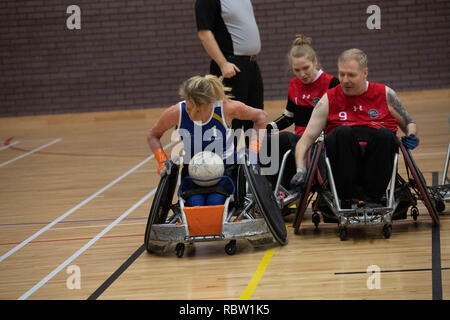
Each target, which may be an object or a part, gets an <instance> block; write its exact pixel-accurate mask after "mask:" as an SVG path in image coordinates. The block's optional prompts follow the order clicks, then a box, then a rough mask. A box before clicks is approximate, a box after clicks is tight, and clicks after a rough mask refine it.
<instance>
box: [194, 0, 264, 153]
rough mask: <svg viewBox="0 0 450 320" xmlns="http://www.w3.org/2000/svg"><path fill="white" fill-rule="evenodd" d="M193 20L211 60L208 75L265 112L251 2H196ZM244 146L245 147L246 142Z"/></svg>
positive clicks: (238, 123) (245, 124)
mask: <svg viewBox="0 0 450 320" xmlns="http://www.w3.org/2000/svg"><path fill="white" fill-rule="evenodd" d="M195 17H196V21H197V30H198V37H199V38H200V41H201V43H202V45H203V47H204V49H205V51H206V52H207V54H208V55H209V56H210V57H211V64H210V73H211V74H214V75H216V76H218V77H220V76H222V77H223V78H224V84H225V86H227V87H230V88H231V94H232V96H233V97H234V99H236V100H238V101H241V102H243V103H245V104H246V105H249V106H252V107H254V108H258V109H264V92H263V90H264V89H263V81H262V77H261V73H260V70H259V67H258V63H257V62H256V56H257V55H258V54H259V52H260V50H261V40H260V36H259V30H258V26H257V24H256V20H255V15H254V13H253V6H252V3H251V2H250V0H239V1H236V0H197V1H196V3H195ZM231 126H232V128H233V129H234V130H237V129H240V128H243V130H244V131H246V130H248V129H250V128H252V127H253V123H252V121H249V120H240V119H235V120H233V122H232V125H231ZM236 143H237V142H236V141H235V145H236ZM245 143H246V147H247V148H248V146H249V141H247V140H246V141H245Z"/></svg>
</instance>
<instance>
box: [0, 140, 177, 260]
mask: <svg viewBox="0 0 450 320" xmlns="http://www.w3.org/2000/svg"><path fill="white" fill-rule="evenodd" d="M176 142H178V140H177V141H172V142H171V143H169V144H168V145H167V146H165V147H164V148H163V149H166V148H168V147H170V146H171V145H172V144H174V143H176ZM153 157H154V155H153V154H152V155H151V156H150V157H148V158H147V159H145V160H144V161H142V162H141V163H139V164H138V165H136V166H134V167H133V168H131V169H130V170H128V171H127V172H125V173H124V174H122V175H121V176H120V177H118V178H117V179H116V180H114V181H113V182H111V183H109V184H108V185H106V186H104V187H103V188H101V189H100V190H98V191H97V192H96V193H94V194H93V195H91V196H90V197H88V198H86V199H85V200H83V201H82V202H80V203H79V204H77V205H76V206H75V207H73V208H72V209H70V210H69V211H67V212H66V213H64V214H63V215H62V216H60V217H59V218H57V219H55V220H53V221H52V222H51V223H49V224H48V225H46V226H45V227H43V228H42V229H41V230H39V231H38V232H36V233H35V234H33V235H32V236H31V237H29V238H28V239H26V240H24V241H22V242H21V243H20V244H18V245H17V246H15V247H14V248H12V249H11V250H9V251H8V252H7V253H5V254H4V255H2V256H1V257H0V262H1V261H3V260H5V259H6V258H8V257H9V256H10V255H12V254H13V253H14V252H16V251H18V250H20V249H21V248H22V247H24V246H25V245H27V244H28V243H29V242H30V241H33V240H34V239H36V238H37V237H39V236H40V235H41V234H42V233H44V232H45V231H47V230H48V229H50V228H51V227H53V226H54V225H55V224H57V223H58V222H60V221H61V220H63V219H65V218H66V217H68V216H69V215H71V214H72V213H74V212H75V211H76V210H78V209H79V208H81V207H82V206H84V205H85V204H86V203H88V202H89V201H91V200H92V199H94V198H95V197H97V196H98V195H99V194H101V193H102V192H104V191H105V190H107V189H109V188H111V187H112V186H113V185H115V184H116V183H117V182H119V181H120V180H122V179H123V178H125V177H126V176H128V175H129V174H130V173H132V172H134V171H136V169H138V168H139V167H141V166H142V165H144V164H145V163H147V162H148V161H149V160H150V159H152V158H153Z"/></svg>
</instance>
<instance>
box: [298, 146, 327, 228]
mask: <svg viewBox="0 0 450 320" xmlns="http://www.w3.org/2000/svg"><path fill="white" fill-rule="evenodd" d="M322 149H323V142H317V143H316V144H314V145H313V147H312V148H311V152H310V153H309V152H308V159H310V161H308V171H307V173H306V179H305V187H304V188H303V190H302V191H303V192H302V193H301V195H300V200H299V203H298V206H297V214H296V216H295V219H294V232H295V233H298V230H299V229H300V225H301V223H302V220H303V216H304V214H305V211H306V209H307V206H308V198H309V195H310V193H311V189H312V185H313V182H314V179H315V176H316V173H317V167H318V163H319V158H320V154H321V153H322Z"/></svg>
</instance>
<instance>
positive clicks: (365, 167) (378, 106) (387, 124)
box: [291, 49, 419, 208]
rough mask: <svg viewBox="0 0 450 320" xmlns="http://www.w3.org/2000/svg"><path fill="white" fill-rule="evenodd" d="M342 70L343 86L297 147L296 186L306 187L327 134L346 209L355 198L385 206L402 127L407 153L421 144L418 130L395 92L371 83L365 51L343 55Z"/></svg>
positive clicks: (324, 102) (330, 94) (321, 105)
mask: <svg viewBox="0 0 450 320" xmlns="http://www.w3.org/2000/svg"><path fill="white" fill-rule="evenodd" d="M338 69H339V81H340V85H338V86H336V87H335V88H332V89H330V90H328V91H327V93H326V94H325V95H324V96H323V97H322V98H321V99H320V101H319V102H318V104H317V105H316V107H315V108H314V111H313V113H312V115H311V119H310V121H309V123H308V126H307V128H306V130H305V132H304V134H303V136H302V138H301V139H300V140H299V142H298V143H297V146H296V150H295V159H296V167H297V173H296V174H295V175H294V177H293V178H292V180H291V183H292V184H293V185H294V186H301V185H302V184H303V183H304V179H305V176H306V154H307V150H308V149H309V147H310V146H311V145H312V144H313V143H314V141H315V140H316V139H317V138H318V137H319V135H320V134H321V133H322V131H324V132H325V134H326V137H325V147H326V151H327V156H328V157H329V159H330V163H331V168H332V170H333V176H334V179H335V183H336V189H337V192H338V196H339V198H340V199H341V207H342V208H351V204H352V198H355V197H357V198H358V199H360V200H361V197H364V199H363V200H367V201H370V202H380V199H381V197H382V195H383V194H384V193H385V191H386V188H387V185H388V183H389V180H390V177H391V174H392V169H393V158H394V154H395V152H397V150H398V146H399V141H398V139H397V137H396V132H397V127H400V129H401V130H402V131H403V132H404V133H405V134H406V136H404V137H402V142H403V143H404V144H405V146H406V147H407V148H409V149H414V148H415V147H416V146H417V145H418V144H419V139H418V138H417V137H416V133H417V126H416V124H415V123H414V121H413V120H412V118H411V116H410V115H409V114H408V112H407V111H406V110H405V108H404V107H403V105H402V103H401V102H400V99H399V98H398V96H397V94H396V93H395V91H394V90H392V89H391V88H389V87H387V86H385V85H384V84H379V83H374V82H368V81H367V75H368V68H367V56H366V54H365V53H364V52H363V51H361V50H359V49H349V50H346V51H344V52H343V53H341V55H340V56H339V59H338Z"/></svg>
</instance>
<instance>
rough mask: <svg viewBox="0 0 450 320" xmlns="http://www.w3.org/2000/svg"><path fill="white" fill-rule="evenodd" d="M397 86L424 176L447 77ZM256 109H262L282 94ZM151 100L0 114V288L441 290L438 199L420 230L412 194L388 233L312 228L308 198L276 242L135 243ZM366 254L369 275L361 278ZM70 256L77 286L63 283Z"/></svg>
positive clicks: (402, 293)
mask: <svg viewBox="0 0 450 320" xmlns="http://www.w3.org/2000/svg"><path fill="white" fill-rule="evenodd" d="M401 98H402V100H403V102H404V105H405V106H406V107H407V108H408V110H409V111H410V113H411V114H412V115H413V117H414V119H416V121H417V123H418V126H419V130H420V146H419V147H418V148H417V149H416V150H414V151H413V152H412V153H413V156H414V159H415V160H416V162H417V164H418V166H419V168H420V169H421V170H422V171H423V173H424V176H425V179H426V180H427V182H428V184H429V185H430V184H431V181H432V172H439V181H440V179H441V175H442V170H443V166H444V159H445V154H446V151H447V145H448V142H449V120H448V118H449V114H450V90H434V91H423V92H408V93H401ZM266 110H267V111H268V113H269V115H270V119H271V120H272V119H274V118H275V117H277V116H278V115H279V114H281V112H282V110H284V101H277V102H267V103H266ZM160 113H161V110H158V109H152V110H137V111H123V112H105V113H91V114H76V115H55V116H35V117H23V118H8V119H0V142H1V144H0V147H1V150H0V254H1V258H0V299H19V298H20V299H88V298H91V299H92V298H97V299H231V300H235V299H275V300H277V299H433V298H435V299H439V298H443V299H449V298H450V270H449V268H450V232H449V231H450V220H449V219H450V218H449V212H450V211H449V210H450V209H448V207H449V204H447V209H446V210H445V212H444V213H443V214H442V215H441V217H440V218H441V225H440V228H439V229H435V230H433V228H432V224H431V219H430V217H429V215H428V213H427V212H426V210H425V207H424V205H423V203H422V202H420V203H419V210H420V214H421V215H420V217H419V220H418V222H417V223H415V222H414V221H413V220H412V218H411V217H409V218H408V219H407V220H401V221H394V225H393V233H392V236H391V238H390V239H384V238H383V236H382V235H381V230H380V229H381V228H378V227H365V228H357V229H352V230H350V233H349V239H348V240H347V241H340V240H339V238H338V236H337V233H336V231H337V227H336V225H335V224H321V225H320V226H319V229H318V230H317V231H315V230H314V226H313V224H312V222H311V211H310V209H308V211H307V212H306V215H305V220H304V222H303V225H302V228H301V229H300V230H301V232H300V234H298V235H295V234H294V232H293V228H292V223H290V222H289V220H292V218H293V217H292V216H291V217H288V221H287V227H288V244H287V245H286V246H283V247H280V246H278V245H271V246H269V247H264V248H259V249H254V248H253V247H251V246H250V245H249V244H248V243H247V242H246V241H239V242H238V249H237V253H236V254H235V255H234V256H228V255H227V254H225V252H224V244H225V242H210V243H197V244H196V245H195V250H191V251H189V252H187V253H185V256H184V257H183V258H181V259H179V258H177V257H176V256H175V254H174V253H173V252H171V253H169V254H167V255H165V256H156V255H151V254H148V253H147V252H146V251H143V250H142V244H143V240H144V229H145V224H146V221H147V216H148V211H149V208H150V205H151V202H152V199H153V197H152V195H153V192H154V190H155V188H156V186H157V184H158V181H159V177H158V175H157V174H156V168H157V165H156V161H155V160H154V159H153V158H152V157H151V152H150V151H149V149H148V147H147V143H146V136H145V134H146V130H147V129H148V128H149V127H150V126H151V125H152V124H153V123H154V122H155V121H156V119H157V118H158V116H159V114H160ZM169 142H170V135H169V134H167V135H166V136H164V137H163V139H162V143H163V145H167V144H169ZM7 144H8V147H7V146H6V145H7ZM400 172H401V173H402V172H403V173H404V165H403V160H402V161H401V167H400ZM152 191H153V192H152ZM128 259H129V260H128ZM127 260H128V263H126V262H127ZM372 265H376V266H378V267H379V268H380V270H381V273H379V275H380V278H379V279H380V283H379V285H380V286H379V288H378V289H368V287H367V281H368V279H369V277H370V275H371V274H368V273H367V269H368V267H369V266H372ZM77 267H78V268H79V269H75V270H78V271H79V273H78V274H79V275H80V278H79V279H80V288H79V289H78V288H74V289H69V287H70V286H68V283H69V284H72V287H73V285H74V284H76V282H74V281H72V280H73V279H74V275H76V274H77V273H72V272H74V271H73V270H74V269H73V268H77ZM372 283H374V282H372Z"/></svg>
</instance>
